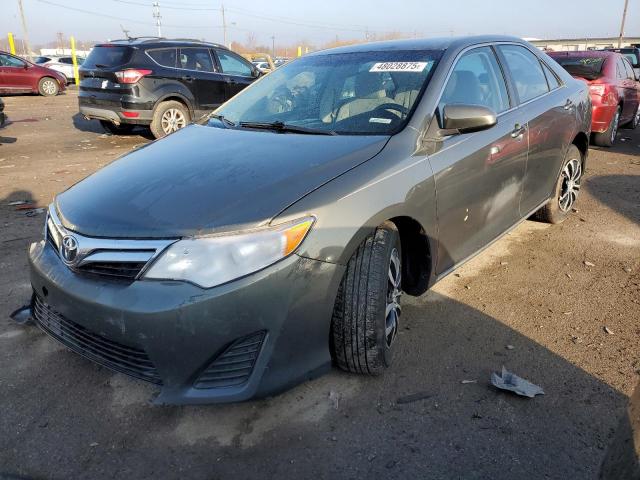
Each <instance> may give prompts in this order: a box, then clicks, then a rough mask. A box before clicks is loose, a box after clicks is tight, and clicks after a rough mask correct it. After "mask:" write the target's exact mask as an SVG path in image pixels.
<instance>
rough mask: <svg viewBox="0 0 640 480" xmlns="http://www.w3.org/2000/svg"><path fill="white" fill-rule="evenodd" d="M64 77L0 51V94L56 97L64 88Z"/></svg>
mask: <svg viewBox="0 0 640 480" xmlns="http://www.w3.org/2000/svg"><path fill="white" fill-rule="evenodd" d="M66 84H67V82H66V79H65V78H64V76H63V75H62V74H60V73H58V72H56V71H55V70H51V69H50V68H46V67H41V66H40V65H36V64H34V63H31V62H29V61H28V60H25V59H23V58H20V57H16V56H15V55H11V54H10V53H7V52H3V51H0V92H2V93H39V94H40V95H43V96H45V97H49V96H54V95H57V94H58V93H59V92H61V91H63V90H64V89H65V88H66Z"/></svg>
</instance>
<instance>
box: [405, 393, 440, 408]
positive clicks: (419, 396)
mask: <svg viewBox="0 0 640 480" xmlns="http://www.w3.org/2000/svg"><path fill="white" fill-rule="evenodd" d="M431 397H433V395H432V394H430V393H428V392H416V393H411V394H409V395H405V396H403V397H398V399H397V400H396V403H397V404H399V405H402V404H403V403H413V402H417V401H419V400H426V399H427V398H431Z"/></svg>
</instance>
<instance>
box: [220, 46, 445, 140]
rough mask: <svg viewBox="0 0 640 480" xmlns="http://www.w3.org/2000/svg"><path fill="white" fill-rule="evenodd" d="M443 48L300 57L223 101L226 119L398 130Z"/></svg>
mask: <svg viewBox="0 0 640 480" xmlns="http://www.w3.org/2000/svg"><path fill="white" fill-rule="evenodd" d="M441 53H442V52H440V51H418V50H408V51H375V52H356V53H336V54H325V55H312V56H308V57H302V58H300V59H298V60H295V61H293V62H290V63H287V64H286V65H283V66H282V67H280V68H279V69H278V70H275V71H274V72H272V73H270V74H268V75H267V76H265V77H264V78H263V79H261V80H260V81H258V82H256V83H255V84H254V85H252V86H251V87H249V88H247V89H246V90H244V91H243V92H242V93H240V94H239V95H237V96H236V97H234V98H233V99H231V100H230V101H228V102H227V103H225V104H224V105H222V106H221V107H220V108H219V109H218V110H216V112H215V114H216V115H217V116H220V115H222V116H223V117H224V118H225V120H227V121H228V122H227V124H229V125H230V123H229V122H233V123H234V124H235V125H236V126H239V127H242V126H246V127H247V128H251V125H243V124H255V123H259V124H272V123H277V124H280V125H282V124H284V125H287V126H294V127H304V128H306V129H308V130H309V131H311V130H312V129H313V130H316V131H320V132H322V131H325V132H333V133H336V134H343V135H374V134H377V135H390V134H393V133H396V132H398V131H400V130H401V129H402V128H403V127H404V125H405V124H406V122H407V121H408V119H409V118H410V116H411V114H412V113H413V110H414V108H415V106H416V105H417V103H418V101H419V99H420V97H421V95H422V92H423V91H424V89H425V87H426V85H427V83H428V81H429V79H430V78H431V74H432V72H433V71H434V67H435V65H436V62H437V61H438V59H439V58H440V55H441Z"/></svg>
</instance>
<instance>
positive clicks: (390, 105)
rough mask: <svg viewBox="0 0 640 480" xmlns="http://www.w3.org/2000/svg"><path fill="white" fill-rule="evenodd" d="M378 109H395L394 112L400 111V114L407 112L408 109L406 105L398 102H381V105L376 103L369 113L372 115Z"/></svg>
mask: <svg viewBox="0 0 640 480" xmlns="http://www.w3.org/2000/svg"><path fill="white" fill-rule="evenodd" d="M378 110H395V111H396V112H398V113H400V115H406V114H407V113H409V109H408V108H407V107H405V106H403V105H400V104H398V103H383V104H382V105H378V106H377V107H376V108H374V109H373V110H371V112H369V114H370V115H372V114H373V113H374V112H377V111H378Z"/></svg>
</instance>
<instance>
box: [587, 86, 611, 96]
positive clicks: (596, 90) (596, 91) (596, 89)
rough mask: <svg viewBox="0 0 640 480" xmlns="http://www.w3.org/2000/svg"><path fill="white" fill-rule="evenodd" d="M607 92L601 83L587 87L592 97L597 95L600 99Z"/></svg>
mask: <svg viewBox="0 0 640 480" xmlns="http://www.w3.org/2000/svg"><path fill="white" fill-rule="evenodd" d="M606 91H607V86H606V85H604V84H602V83H596V84H595V85H594V84H591V85H589V92H591V93H592V94H593V95H598V96H600V97H604V94H605V92H606Z"/></svg>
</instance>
